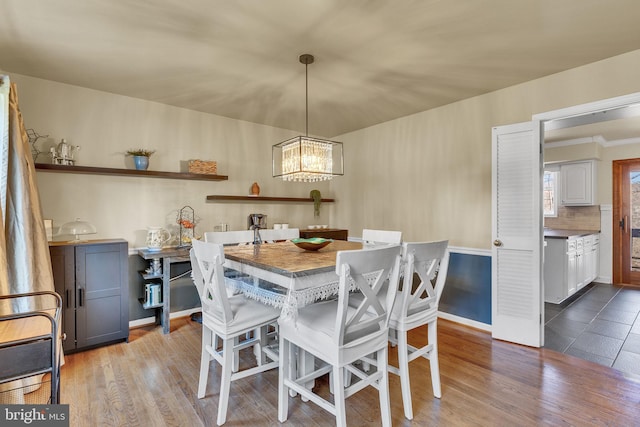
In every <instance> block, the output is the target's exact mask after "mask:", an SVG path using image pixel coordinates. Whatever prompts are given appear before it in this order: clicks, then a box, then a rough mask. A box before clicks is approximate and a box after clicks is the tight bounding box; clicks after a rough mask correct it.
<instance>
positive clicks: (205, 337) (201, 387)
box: [198, 325, 215, 399]
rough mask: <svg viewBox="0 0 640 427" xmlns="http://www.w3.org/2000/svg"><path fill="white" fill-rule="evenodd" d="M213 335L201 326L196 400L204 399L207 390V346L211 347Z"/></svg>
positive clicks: (209, 356) (209, 360)
mask: <svg viewBox="0 0 640 427" xmlns="http://www.w3.org/2000/svg"><path fill="white" fill-rule="evenodd" d="M214 344H215V343H214V334H213V332H211V331H210V330H209V329H207V328H206V327H205V326H204V325H203V326H202V352H201V353H200V380H199V381H198V399H202V398H203V397H204V394H205V391H206V389H207V380H208V378H209V365H210V362H211V355H210V354H209V352H208V351H207V346H213V345H214Z"/></svg>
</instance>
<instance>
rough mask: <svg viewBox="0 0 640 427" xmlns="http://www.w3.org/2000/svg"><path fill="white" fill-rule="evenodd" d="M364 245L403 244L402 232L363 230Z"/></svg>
mask: <svg viewBox="0 0 640 427" xmlns="http://www.w3.org/2000/svg"><path fill="white" fill-rule="evenodd" d="M362 243H363V244H364V245H365V246H367V245H380V244H391V245H399V244H400V243H402V231H395V230H373V229H369V228H365V229H363V230H362Z"/></svg>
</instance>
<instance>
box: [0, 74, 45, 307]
mask: <svg viewBox="0 0 640 427" xmlns="http://www.w3.org/2000/svg"><path fill="white" fill-rule="evenodd" d="M8 82H9V78H8V77H4V76H3V78H2V90H3V92H6V86H9V83H8ZM7 125H8V126H7V128H8V129H7V131H6V135H7V137H6V138H5V137H3V138H2V149H1V150H0V151H1V152H2V157H3V160H2V164H1V166H2V170H1V171H0V190H1V191H2V193H1V194H0V201H1V202H2V224H3V227H2V230H0V248H1V249H0V251H1V253H0V256H2V258H3V259H0V265H4V266H5V267H4V268H3V271H0V294H2V295H9V294H17V293H24V292H34V291H53V290H54V285H53V274H52V272H51V259H50V256H49V245H48V243H47V235H46V230H45V226H44V222H43V220H42V209H41V206H40V197H39V195H38V188H37V182H36V172H35V166H34V162H33V158H32V156H31V150H30V148H29V139H28V137H27V133H26V129H25V126H24V122H23V119H22V114H21V113H20V109H19V108H18V94H17V87H16V85H15V83H14V84H11V85H10V90H9V97H8V121H7ZM3 134H5V132H3ZM0 268H2V267H0ZM25 303H26V301H21V302H20V304H21V306H19V307H17V306H14V307H12V309H13V310H21V311H22V310H25V309H27V308H29V309H34V308H41V307H25V306H24V304H25Z"/></svg>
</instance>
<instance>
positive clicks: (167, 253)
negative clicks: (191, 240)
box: [138, 247, 191, 334]
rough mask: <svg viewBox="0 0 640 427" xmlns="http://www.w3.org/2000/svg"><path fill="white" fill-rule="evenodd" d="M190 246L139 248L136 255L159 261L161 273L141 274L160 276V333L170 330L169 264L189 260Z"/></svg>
mask: <svg viewBox="0 0 640 427" xmlns="http://www.w3.org/2000/svg"><path fill="white" fill-rule="evenodd" d="M190 249H191V248H190V247H182V248H163V249H161V250H159V251H157V250H154V251H151V250H148V249H140V250H138V255H139V256H140V257H142V258H143V259H145V260H151V261H152V262H153V263H155V264H156V265H157V263H158V262H160V261H161V265H162V275H161V276H160V274H157V275H155V276H153V275H143V276H144V277H145V279H148V278H154V277H157V278H160V277H162V304H161V305H159V306H158V308H160V309H161V311H162V313H161V314H160V324H161V325H162V333H163V334H168V333H169V332H170V331H171V328H170V320H169V319H170V317H169V316H170V314H171V289H170V285H171V264H173V263H177V262H191V260H190V258H189V250H190Z"/></svg>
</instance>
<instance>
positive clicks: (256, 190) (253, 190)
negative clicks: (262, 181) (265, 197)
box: [251, 182, 260, 196]
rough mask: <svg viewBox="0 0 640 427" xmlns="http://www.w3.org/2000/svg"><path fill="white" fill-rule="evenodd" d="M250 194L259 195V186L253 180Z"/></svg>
mask: <svg viewBox="0 0 640 427" xmlns="http://www.w3.org/2000/svg"><path fill="white" fill-rule="evenodd" d="M251 195H252V196H259V195H260V186H259V185H258V183H257V182H254V183H253V185H252V186H251Z"/></svg>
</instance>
